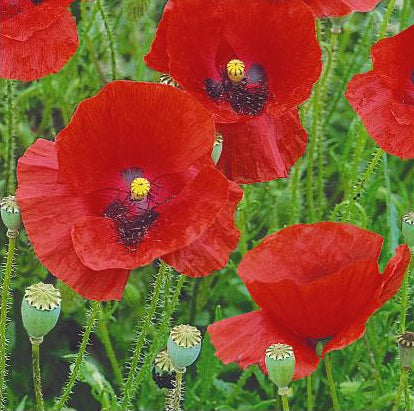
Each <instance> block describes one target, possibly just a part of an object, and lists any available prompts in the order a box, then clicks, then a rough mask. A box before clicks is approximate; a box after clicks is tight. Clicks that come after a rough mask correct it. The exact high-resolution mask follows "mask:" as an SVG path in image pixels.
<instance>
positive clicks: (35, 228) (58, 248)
mask: <svg viewBox="0 0 414 411" xmlns="http://www.w3.org/2000/svg"><path fill="white" fill-rule="evenodd" d="M57 168H58V166H57V158H56V150H55V144H54V143H52V142H50V141H46V140H37V141H36V142H35V143H34V144H33V145H32V146H31V147H30V148H29V149H28V150H27V151H26V153H25V155H24V156H23V157H21V158H20V160H19V163H18V169H17V173H18V174H17V177H18V189H17V198H18V201H19V206H20V208H21V213H22V219H23V223H24V226H25V229H26V232H27V235H28V236H29V239H30V241H31V243H32V244H33V248H34V250H35V252H36V254H37V255H38V257H39V260H40V261H41V262H42V264H43V265H44V266H45V267H46V268H47V269H48V270H50V272H51V273H52V274H53V275H54V276H56V277H58V278H59V279H61V280H62V281H64V282H65V283H66V284H68V285H69V286H70V287H71V288H73V289H74V290H75V291H76V292H78V293H79V294H81V295H83V296H84V297H85V298H88V299H91V300H120V299H121V297H122V293H123V290H124V287H125V284H126V282H127V280H128V277H129V271H127V270H122V269H114V270H103V271H94V270H91V269H90V268H88V267H86V266H84V265H83V264H82V263H81V261H80V260H79V258H78V257H77V255H76V253H75V250H74V248H73V244H72V238H71V228H72V225H73V222H74V221H75V220H77V219H78V218H81V217H83V216H85V215H93V214H94V210H93V209H92V210H91V208H90V199H89V198H87V197H86V196H82V195H79V194H78V193H77V192H75V191H73V190H72V189H71V188H70V187H69V186H68V185H66V184H61V183H59V182H58V178H57Z"/></svg>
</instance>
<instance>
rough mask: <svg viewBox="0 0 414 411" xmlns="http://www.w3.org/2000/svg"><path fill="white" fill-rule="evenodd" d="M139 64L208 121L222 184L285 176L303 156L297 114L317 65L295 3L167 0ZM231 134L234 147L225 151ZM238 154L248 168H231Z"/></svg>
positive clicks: (311, 30) (305, 16) (310, 23)
mask: <svg viewBox="0 0 414 411" xmlns="http://www.w3.org/2000/svg"><path fill="white" fill-rule="evenodd" d="M298 21H300V22H301V24H297V22H298ZM145 61H146V62H147V64H148V65H149V66H150V67H151V68H153V69H155V70H158V71H160V72H163V73H168V74H169V75H170V76H171V77H172V78H173V79H174V80H175V81H176V82H177V83H178V84H179V86H180V87H182V88H183V89H184V90H185V91H187V92H188V93H190V94H192V95H193V96H194V97H196V98H197V99H198V100H199V101H200V102H201V103H202V104H203V105H204V106H205V107H206V108H207V109H208V110H210V111H211V112H212V113H213V114H214V116H215V120H216V123H217V124H219V125H218V130H219V132H220V133H221V134H222V136H223V147H224V150H225V153H226V155H224V156H223V159H222V160H221V161H220V163H219V167H220V169H222V170H224V171H225V172H226V174H227V176H228V177H229V178H232V179H233V180H235V181H238V182H240V183H243V182H255V181H268V180H272V179H275V178H278V177H286V173H287V170H289V168H290V167H291V166H292V164H293V163H294V162H295V161H296V160H297V159H298V158H299V157H300V156H301V155H302V154H303V151H304V147H305V144H304V141H303V140H304V139H305V138H306V137H305V133H304V131H303V129H302V128H301V125H300V121H299V117H298V114H297V108H296V107H297V106H298V105H299V104H301V103H302V102H303V101H305V100H306V99H307V98H308V97H309V95H310V92H311V90H312V87H313V85H314V83H315V82H316V80H317V79H318V77H319V75H320V71H321V66H322V65H321V51H320V47H319V45H318V42H317V38H316V34H315V20H314V17H313V15H312V13H311V11H310V10H309V8H308V7H307V6H306V5H305V4H304V3H303V2H302V1H300V0H291V1H288V2H279V1H273V0H227V1H225V2H223V1H220V0H211V1H208V2H206V1H204V0H183V1H176V0H170V1H169V2H168V3H167V5H166V7H165V9H164V14H163V17H162V19H161V22H160V24H159V26H158V29H157V33H156V36H155V39H154V41H153V43H152V46H151V50H150V52H149V53H148V54H147V55H146V56H145ZM241 122H246V124H245V125H242V124H240V123H241ZM221 123H227V124H226V125H225V126H224V127H220V124H221ZM247 123H248V124H247ZM236 124H237V125H236ZM232 126H235V127H232ZM288 128H290V129H291V131H287V129H288ZM235 135H239V136H240V141H239V144H238V146H237V147H236V144H234V143H229V146H230V145H231V146H232V148H231V150H230V149H229V148H227V149H226V145H227V140H228V139H229V140H230V139H232V138H233V136H235ZM288 135H289V137H290V138H292V142H291V143H288V144H287V147H285V140H286V139H287V137H288ZM233 139H234V138H233ZM246 141H248V142H249V145H248V146H246V145H245V144H244V142H246ZM297 141H299V144H298V145H296V143H297ZM240 154H241V155H242V158H240V160H239V161H240V162H243V161H245V160H246V159H248V161H249V163H250V164H249V165H248V166H247V167H244V166H243V165H241V166H240V167H235V163H236V162H237V161H238V158H239V155H240ZM249 156H250V158H248V157H249ZM288 158H289V161H288V160H287V159H288ZM262 159H264V161H263V162H262V164H258V160H262Z"/></svg>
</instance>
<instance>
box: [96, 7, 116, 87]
mask: <svg viewBox="0 0 414 411" xmlns="http://www.w3.org/2000/svg"><path fill="white" fill-rule="evenodd" d="M97 5H98V8H99V13H100V14H101V17H102V20H103V22H104V26H105V32H106V37H107V38H108V46H109V52H110V55H111V72H112V80H115V79H116V77H117V68H116V51H115V40H114V34H113V32H112V28H111V24H110V22H109V17H108V14H107V13H106V10H105V6H104V4H103V0H97Z"/></svg>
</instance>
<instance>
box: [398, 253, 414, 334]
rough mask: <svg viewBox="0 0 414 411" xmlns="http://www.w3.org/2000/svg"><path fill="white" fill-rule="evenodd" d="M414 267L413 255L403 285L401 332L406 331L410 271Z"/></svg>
mask: <svg viewBox="0 0 414 411" xmlns="http://www.w3.org/2000/svg"><path fill="white" fill-rule="evenodd" d="M413 267H414V258H413V257H412V256H411V261H410V265H409V267H408V270H407V272H406V273H405V276H404V281H403V284H402V287H401V304H400V306H401V310H400V334H403V333H404V332H405V324H406V323H405V321H406V317H407V310H408V284H409V281H410V272H411V270H412V269H413Z"/></svg>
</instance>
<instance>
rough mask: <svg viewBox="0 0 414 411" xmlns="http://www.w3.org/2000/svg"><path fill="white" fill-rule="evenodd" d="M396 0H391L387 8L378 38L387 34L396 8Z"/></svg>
mask: <svg viewBox="0 0 414 411" xmlns="http://www.w3.org/2000/svg"><path fill="white" fill-rule="evenodd" d="M395 3H396V0H390V1H389V3H388V6H387V10H386V11H385V16H384V20H383V21H382V24H381V28H380V31H379V34H378V39H379V40H380V39H383V38H384V37H385V34H386V33H387V27H388V23H389V22H390V18H391V14H392V12H393V10H394V7H395Z"/></svg>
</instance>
